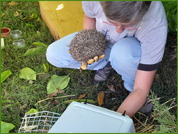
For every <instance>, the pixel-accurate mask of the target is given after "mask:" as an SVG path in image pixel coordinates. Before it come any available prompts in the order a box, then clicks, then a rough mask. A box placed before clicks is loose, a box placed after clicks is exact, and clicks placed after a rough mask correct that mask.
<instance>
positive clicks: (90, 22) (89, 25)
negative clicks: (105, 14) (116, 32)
mask: <svg viewBox="0 0 178 134" xmlns="http://www.w3.org/2000/svg"><path fill="white" fill-rule="evenodd" d="M83 29H96V20H95V18H90V17H88V16H87V15H85V14H84V18H83Z"/></svg>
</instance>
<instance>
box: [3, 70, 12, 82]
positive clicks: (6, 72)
mask: <svg viewBox="0 0 178 134" xmlns="http://www.w3.org/2000/svg"><path fill="white" fill-rule="evenodd" d="M11 74H12V72H11V71H10V70H7V71H4V72H2V73H1V83H2V82H3V81H5V80H6V79H7V78H8V77H9V76H10V75H11Z"/></svg>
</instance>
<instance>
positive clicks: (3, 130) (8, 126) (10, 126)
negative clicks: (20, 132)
mask: <svg viewBox="0 0 178 134" xmlns="http://www.w3.org/2000/svg"><path fill="white" fill-rule="evenodd" d="M14 127H15V126H14V125H13V124H11V123H5V122H3V121H1V133H9V131H10V130H12V129H13V128H14Z"/></svg>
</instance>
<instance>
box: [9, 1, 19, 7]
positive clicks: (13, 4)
mask: <svg viewBox="0 0 178 134" xmlns="http://www.w3.org/2000/svg"><path fill="white" fill-rule="evenodd" d="M9 5H10V6H16V5H17V3H16V2H14V1H12V2H9Z"/></svg>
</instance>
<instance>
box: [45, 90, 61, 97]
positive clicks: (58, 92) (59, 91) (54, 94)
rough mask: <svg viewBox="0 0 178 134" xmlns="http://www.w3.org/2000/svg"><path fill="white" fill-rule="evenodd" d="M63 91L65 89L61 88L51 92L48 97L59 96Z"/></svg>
mask: <svg viewBox="0 0 178 134" xmlns="http://www.w3.org/2000/svg"><path fill="white" fill-rule="evenodd" d="M61 93H64V90H61V89H59V90H57V91H56V92H54V93H52V94H49V95H48V97H52V96H57V94H61Z"/></svg>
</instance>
